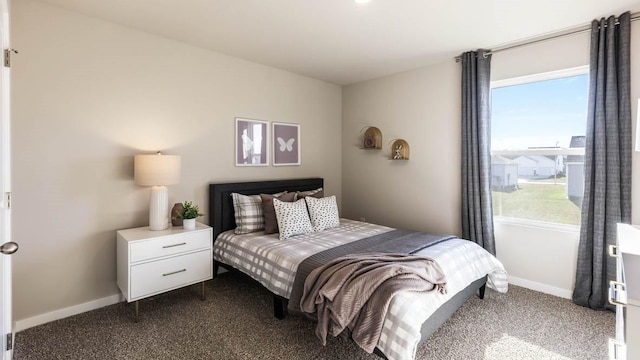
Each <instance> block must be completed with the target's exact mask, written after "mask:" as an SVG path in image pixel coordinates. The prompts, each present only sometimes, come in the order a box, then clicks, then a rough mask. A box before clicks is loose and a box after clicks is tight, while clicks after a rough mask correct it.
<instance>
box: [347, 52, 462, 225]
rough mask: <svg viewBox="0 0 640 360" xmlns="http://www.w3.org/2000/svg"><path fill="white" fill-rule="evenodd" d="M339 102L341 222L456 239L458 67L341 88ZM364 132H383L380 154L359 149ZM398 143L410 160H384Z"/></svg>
mask: <svg viewBox="0 0 640 360" xmlns="http://www.w3.org/2000/svg"><path fill="white" fill-rule="evenodd" d="M342 100H343V103H342V109H343V112H342V116H343V119H342V133H343V137H342V150H343V154H342V186H343V199H344V201H343V203H344V205H343V214H344V216H346V217H350V218H354V219H359V218H361V217H364V218H366V220H367V221H370V222H375V223H380V224H385V225H389V226H395V227H405V228H412V229H416V230H431V231H434V232H446V233H456V234H459V232H460V202H461V197H460V165H459V164H460V120H459V119H460V71H459V66H458V64H456V63H455V62H454V61H453V60H452V61H450V62H447V63H443V64H440V65H437V66H431V67H425V68H421V69H418V70H415V71H409V72H404V73H401V74H398V75H394V76H389V77H384V78H381V79H377V80H371V81H366V82H362V83H358V84H355V85H350V86H346V87H344V88H343V96H342ZM366 126H376V127H378V128H379V129H380V130H381V131H382V142H383V149H382V150H363V149H361V148H360V147H361V144H360V141H361V138H362V133H364V131H363V130H362V129H363V128H364V127H366ZM396 138H402V139H405V140H406V141H407V142H408V143H409V146H410V150H411V151H410V157H411V158H410V160H409V161H392V160H389V158H390V156H391V150H390V144H389V142H391V141H392V140H393V139H396Z"/></svg>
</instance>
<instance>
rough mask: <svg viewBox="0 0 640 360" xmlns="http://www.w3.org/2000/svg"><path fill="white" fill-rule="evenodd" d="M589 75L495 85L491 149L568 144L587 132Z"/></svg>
mask: <svg viewBox="0 0 640 360" xmlns="http://www.w3.org/2000/svg"><path fill="white" fill-rule="evenodd" d="M588 88H589V75H588V74H583V75H575V76H569V77H563V78H558V79H551V80H544V81H536V82H532V83H526V84H520V85H512V86H504V87H499V88H493V89H492V93H491V98H492V99H491V101H492V104H491V106H492V107H491V150H494V151H495V150H516V149H526V148H529V147H542V146H545V147H553V146H560V147H567V148H568V147H569V143H570V141H571V137H572V136H576V135H585V132H586V119H587V100H588Z"/></svg>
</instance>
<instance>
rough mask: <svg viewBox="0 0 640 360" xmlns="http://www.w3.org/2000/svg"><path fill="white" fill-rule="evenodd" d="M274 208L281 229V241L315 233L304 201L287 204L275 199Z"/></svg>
mask: <svg viewBox="0 0 640 360" xmlns="http://www.w3.org/2000/svg"><path fill="white" fill-rule="evenodd" d="M273 208H274V209H275V211H276V219H277V220H278V228H279V229H280V240H285V239H288V238H290V237H292V236H294V235H300V234H308V233H311V232H313V228H312V227H311V221H309V213H308V212H307V205H306V203H305V201H304V199H300V200H298V201H295V202H285V201H280V200H278V199H277V198H273Z"/></svg>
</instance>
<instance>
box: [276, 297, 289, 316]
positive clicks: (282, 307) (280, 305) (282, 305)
mask: <svg viewBox="0 0 640 360" xmlns="http://www.w3.org/2000/svg"><path fill="white" fill-rule="evenodd" d="M286 314H287V303H286V300H285V299H283V298H281V297H279V296H277V295H274V296H273V316H275V317H276V318H277V319H280V320H282V319H284V317H285V315H286Z"/></svg>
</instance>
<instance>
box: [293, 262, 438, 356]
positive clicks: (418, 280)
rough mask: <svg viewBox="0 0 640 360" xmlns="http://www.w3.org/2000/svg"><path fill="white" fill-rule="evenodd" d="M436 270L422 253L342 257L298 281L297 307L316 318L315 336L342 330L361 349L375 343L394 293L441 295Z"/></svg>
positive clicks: (325, 337) (366, 348) (373, 347)
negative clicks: (299, 297)
mask: <svg viewBox="0 0 640 360" xmlns="http://www.w3.org/2000/svg"><path fill="white" fill-rule="evenodd" d="M445 286H446V281H445V276H444V274H443V272H442V269H441V268H440V266H439V265H438V263H436V262H435V261H434V260H432V259H431V258H428V257H425V256H416V255H406V254H388V253H368V254H355V255H348V256H344V257H341V258H338V259H335V260H333V261H331V262H329V263H327V264H326V265H324V266H322V267H319V268H316V269H315V270H313V271H312V272H311V274H309V276H308V277H307V279H306V281H305V283H304V292H303V295H302V300H301V302H300V307H301V309H302V311H304V312H305V313H308V314H315V315H316V317H317V320H318V324H317V326H316V335H317V336H318V337H319V338H320V340H321V341H322V344H323V345H326V339H327V334H331V335H333V336H337V335H339V334H340V333H341V332H343V331H344V330H345V329H348V330H349V331H350V332H351V337H352V338H353V340H354V341H355V342H356V343H357V344H358V345H359V346H360V347H361V348H362V349H364V350H365V351H366V352H368V353H372V352H373V350H374V349H375V347H376V345H377V344H378V340H379V338H380V333H381V331H382V326H383V324H384V319H385V317H386V314H387V309H388V307H389V303H390V301H391V298H392V297H393V296H394V295H395V294H396V293H398V292H400V291H419V292H423V291H433V290H436V291H439V292H441V293H443V294H444V293H446V287H445Z"/></svg>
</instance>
